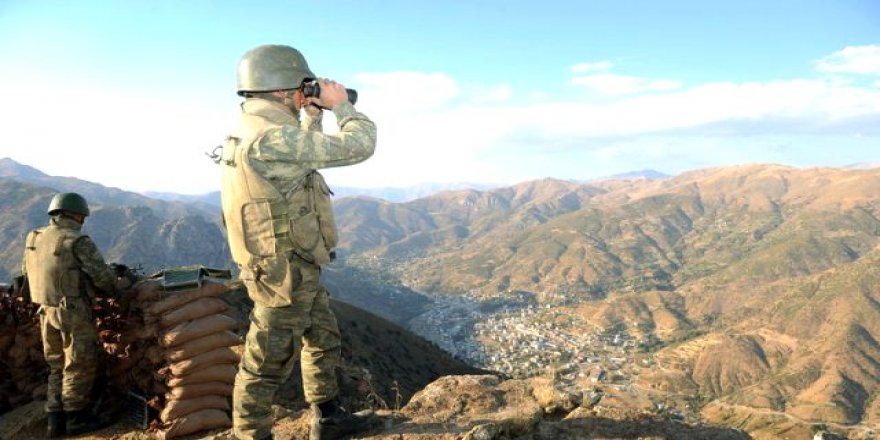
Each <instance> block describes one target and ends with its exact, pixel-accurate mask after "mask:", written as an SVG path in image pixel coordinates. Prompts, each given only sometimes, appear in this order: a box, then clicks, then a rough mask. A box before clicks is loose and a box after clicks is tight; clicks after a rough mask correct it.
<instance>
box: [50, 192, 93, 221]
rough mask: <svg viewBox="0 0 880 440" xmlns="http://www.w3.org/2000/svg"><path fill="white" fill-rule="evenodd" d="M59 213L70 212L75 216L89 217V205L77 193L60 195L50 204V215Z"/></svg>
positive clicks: (56, 195) (53, 198)
mask: <svg viewBox="0 0 880 440" xmlns="http://www.w3.org/2000/svg"><path fill="white" fill-rule="evenodd" d="M58 211H68V212H72V213H74V214H81V215H86V216H87V215H89V204H88V203H86V199H85V198H83V196H81V195H79V194H77V193H58V194H55V197H52V201H51V202H49V215H55V214H58Z"/></svg>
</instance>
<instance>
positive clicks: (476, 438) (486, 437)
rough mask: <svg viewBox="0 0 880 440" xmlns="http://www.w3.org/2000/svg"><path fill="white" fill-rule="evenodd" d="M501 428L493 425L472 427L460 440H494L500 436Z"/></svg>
mask: <svg viewBox="0 0 880 440" xmlns="http://www.w3.org/2000/svg"><path fill="white" fill-rule="evenodd" d="M501 432H502V430H501V428H499V427H498V425H495V424H493V423H486V424H483V425H477V426H474V428H473V429H471V430H470V432H468V433H467V434H465V435H464V438H463V439H462V440H495V439H497V438H499V437H500V436H501Z"/></svg>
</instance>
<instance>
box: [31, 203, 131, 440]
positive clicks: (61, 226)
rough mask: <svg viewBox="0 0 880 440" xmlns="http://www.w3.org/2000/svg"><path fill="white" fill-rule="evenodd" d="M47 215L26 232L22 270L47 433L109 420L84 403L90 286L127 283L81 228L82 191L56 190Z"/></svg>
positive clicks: (92, 342) (79, 430) (90, 346)
mask: <svg viewBox="0 0 880 440" xmlns="http://www.w3.org/2000/svg"><path fill="white" fill-rule="evenodd" d="M49 215H50V216H52V218H51V219H50V220H49V225H48V226H46V227H43V228H40V229H36V230H33V231H31V232H30V233H29V234H28V235H27V239H26V241H25V250H24V259H23V262H22V269H21V270H22V274H24V275H25V276H26V277H27V280H28V282H29V283H30V292H31V298H32V300H33V301H34V302H35V303H37V304H40V311H39V313H40V334H41V336H42V338H43V354H44V356H45V357H46V363H47V364H49V387H48V390H47V391H46V411H47V412H48V415H49V417H48V418H49V423H48V430H47V436H48V437H49V438H55V437H60V436H62V435H65V434H67V435H78V434H83V433H86V432H91V431H95V430H98V429H101V428H103V427H105V426H107V425H109V422H110V420H109V419H108V418H104V417H101V418H98V417H95V416H94V415H93V414H92V412H91V411H90V408H89V404H90V402H89V398H90V396H91V392H92V386H93V385H94V381H95V374H96V372H97V364H98V335H97V330H96V328H95V324H94V321H93V320H92V304H93V302H94V299H95V290H94V289H95V288H97V289H99V290H100V291H102V292H105V293H112V292H113V291H114V289H115V288H120V289H123V288H126V287H128V284H130V283H129V282H128V281H126V280H117V277H116V274H115V273H114V272H113V271H112V270H111V269H110V267H109V266H108V265H107V264H105V263H104V258H103V257H102V256H101V253H100V252H99V251H98V248H97V247H96V246H95V243H94V242H93V241H92V239H91V238H89V237H88V236H87V235H83V234H82V233H81V232H80V230H81V229H82V226H83V222H84V221H85V218H86V217H87V216H88V215H89V206H88V204H87V203H86V200H85V199H84V198H83V197H82V196H81V195H79V194H76V193H60V194H56V195H55V197H53V198H52V202H51V203H49Z"/></svg>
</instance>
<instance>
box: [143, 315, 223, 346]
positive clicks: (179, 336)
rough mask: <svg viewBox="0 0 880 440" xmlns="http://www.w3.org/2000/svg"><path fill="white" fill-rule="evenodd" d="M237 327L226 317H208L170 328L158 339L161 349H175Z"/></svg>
mask: <svg viewBox="0 0 880 440" xmlns="http://www.w3.org/2000/svg"><path fill="white" fill-rule="evenodd" d="M236 327H238V321H236V320H235V319H233V318H232V317H229V316H226V315H210V316H205V317H202V318H199V319H196V320H194V321H187V322H183V323H180V324H177V325H175V326H174V327H171V328H170V329H169V330H167V331H165V332H164V333H162V336H160V337H159V344H161V345H162V346H163V347H166V348H167V347H176V346H178V345H182V344H185V343H187V342H189V341H192V340H193V339H198V338H201V337H202V336H207V335H210V334H212V333H220V332H222V331H225V330H232V329H234V328H236Z"/></svg>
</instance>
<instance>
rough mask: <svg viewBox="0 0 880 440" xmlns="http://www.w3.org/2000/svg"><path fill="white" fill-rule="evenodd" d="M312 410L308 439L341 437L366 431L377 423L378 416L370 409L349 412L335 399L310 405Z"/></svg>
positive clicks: (333, 439)
mask: <svg viewBox="0 0 880 440" xmlns="http://www.w3.org/2000/svg"><path fill="white" fill-rule="evenodd" d="M312 411H313V415H312V426H311V430H310V431H309V440H336V439H341V438H343V437H345V436H347V435H351V434H355V433H358V432H363V431H366V430H368V429H370V428H372V427H373V426H375V425H376V424H378V423H379V417H378V416H377V415H376V413H374V412H373V411H372V410H366V411H359V412H356V413H354V414H351V413H349V412H348V411H345V410H343V409H342V408H341V407H340V406H339V403H338V402H337V401H336V399H333V400H331V401H329V402H324V403H321V404H318V405H312Z"/></svg>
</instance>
